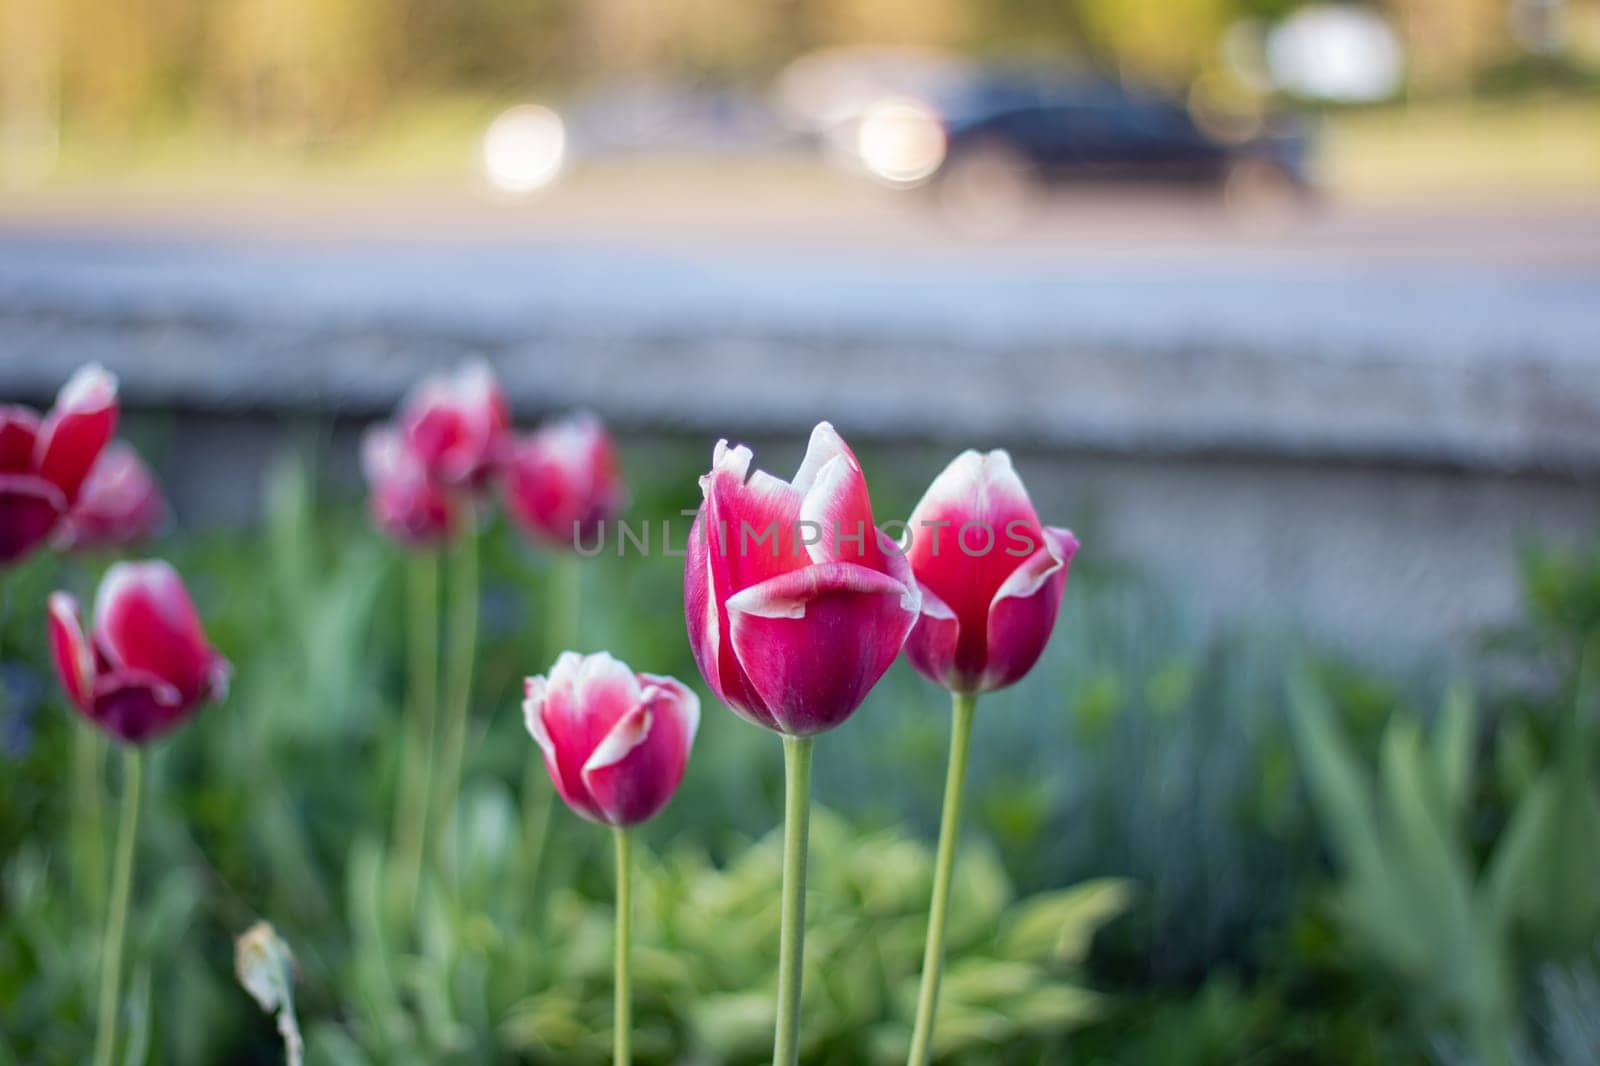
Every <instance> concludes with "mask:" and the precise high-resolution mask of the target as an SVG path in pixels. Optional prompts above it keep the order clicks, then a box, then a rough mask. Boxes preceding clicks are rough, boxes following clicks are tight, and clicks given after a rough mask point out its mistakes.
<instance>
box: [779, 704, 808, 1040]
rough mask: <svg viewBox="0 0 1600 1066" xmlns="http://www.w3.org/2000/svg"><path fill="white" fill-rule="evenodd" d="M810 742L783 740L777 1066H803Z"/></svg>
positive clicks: (789, 737) (794, 739) (806, 739)
mask: <svg viewBox="0 0 1600 1066" xmlns="http://www.w3.org/2000/svg"><path fill="white" fill-rule="evenodd" d="M811 744H812V738H810V737H791V736H785V737H784V738H783V770H784V791H783V919H782V926H781V929H780V932H779V935H778V1024H777V1031H776V1033H775V1034H774V1036H773V1044H772V1062H773V1066H794V1064H795V1063H797V1062H798V1061H799V1060H800V978H801V967H802V961H803V958H802V957H803V955H804V952H805V937H806V849H807V847H808V840H809V837H810V832H811Z"/></svg>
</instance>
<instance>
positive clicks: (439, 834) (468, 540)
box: [434, 520, 479, 857]
mask: <svg viewBox="0 0 1600 1066" xmlns="http://www.w3.org/2000/svg"><path fill="white" fill-rule="evenodd" d="M466 525H467V528H466V529H464V530H462V533H461V536H459V537H458V538H457V539H456V543H455V544H454V545H453V546H452V548H451V551H450V619H449V623H450V629H449V633H448V640H449V644H448V646H447V654H448V655H449V658H448V659H447V660H446V661H445V668H446V671H447V673H446V675H445V684H446V685H447V692H448V699H449V703H448V704H447V705H446V714H447V715H448V716H449V717H448V718H447V719H446V726H445V735H444V750H443V758H444V772H443V776H442V777H441V778H440V788H439V806H438V809H437V811H436V816H435V825H434V846H435V847H436V848H438V849H439V854H440V856H441V857H443V856H445V855H447V852H446V851H445V848H446V847H447V846H448V844H449V842H450V841H451V840H452V839H453V834H452V833H451V832H450V823H451V821H452V819H454V817H455V813H456V804H457V801H458V800H459V799H460V795H459V793H460V791H461V774H462V762H463V760H464V759H465V757H466V750H467V725H468V719H469V718H470V717H471V715H470V710H471V707H472V664H473V657H474V656H475V655H476V654H477V644H478V595H479V588H478V526H477V522H476V521H471V520H469V521H468V522H467V524H466Z"/></svg>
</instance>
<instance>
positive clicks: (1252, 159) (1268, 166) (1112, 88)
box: [930, 72, 1312, 208]
mask: <svg viewBox="0 0 1600 1066" xmlns="http://www.w3.org/2000/svg"><path fill="white" fill-rule="evenodd" d="M930 104H931V106H932V107H933V109H934V110H935V112H936V113H937V114H938V116H939V118H940V120H941V122H942V124H943V127H944V133H945V139H946V148H945V157H944V160H943V162H942V163H941V164H940V166H939V168H938V170H937V171H936V172H935V173H934V174H933V175H932V183H933V185H934V186H935V188H936V189H939V190H940V193H941V196H942V197H943V198H945V199H947V200H949V199H953V200H955V201H956V203H957V205H958V206H959V205H961V204H963V203H965V206H967V207H969V208H970V207H974V206H982V205H981V204H977V203H966V201H973V200H974V199H975V198H976V199H977V200H982V199H987V200H989V201H991V204H990V206H991V207H993V206H999V205H1000V202H1001V201H1005V200H1007V199H1015V198H1016V197H1018V196H1021V195H1026V194H1027V192H1028V191H1029V190H1028V189H1027V188H1025V187H1024V186H1039V185H1050V184H1059V183H1085V184H1092V183H1098V184H1129V183H1138V184H1150V185H1180V186H1190V187H1211V188H1215V189H1217V190H1219V191H1221V192H1222V193H1224V195H1225V196H1226V197H1227V198H1228V199H1229V200H1230V201H1244V200H1246V199H1249V200H1256V199H1259V198H1262V197H1266V196H1271V197H1275V198H1277V199H1280V200H1285V201H1287V200H1305V199H1307V198H1308V197H1309V195H1310V194H1311V192H1312V182H1311V179H1310V175H1309V172H1308V169H1307V161H1308V156H1309V153H1310V147H1311V144H1310V140H1311V139H1310V136H1309V134H1308V132H1307V129H1306V128H1305V126H1304V125H1303V124H1302V123H1300V122H1299V121H1297V120H1295V119H1293V118H1291V117H1288V116H1267V117H1266V118H1263V119H1255V120H1252V121H1251V122H1250V123H1249V125H1248V126H1242V125H1240V124H1234V125H1232V126H1230V125H1229V124H1228V123H1227V122H1226V121H1225V120H1221V119H1219V120H1218V121H1217V122H1216V123H1214V125H1215V127H1216V128H1215V129H1213V130H1208V129H1205V128H1202V126H1201V124H1200V123H1199V122H1197V121H1196V119H1195V117H1194V115H1193V114H1192V113H1191V111H1190V109H1189V108H1188V107H1187V106H1186V105H1185V104H1184V102H1183V101H1181V100H1177V99H1173V98H1170V97H1166V96H1163V95H1160V94H1158V93H1154V92H1148V91H1143V90H1139V89H1133V88H1129V87H1126V86H1123V85H1120V84H1117V83H1115V82H1110V81H1104V80H1095V79H1088V78H1082V79H1079V78H1063V77H1039V76H1024V75H1018V74H1016V73H1014V72H1011V73H998V74H982V75H979V76H977V77H975V78H972V79H970V80H968V81H967V82H966V83H965V84H963V85H961V86H959V87H958V88H956V89H954V90H953V91H951V92H950V93H948V94H947V95H945V96H943V97H941V98H937V99H934V100H932V101H930ZM1252 127H1253V128H1252Z"/></svg>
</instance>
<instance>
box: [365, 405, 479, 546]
mask: <svg viewBox="0 0 1600 1066" xmlns="http://www.w3.org/2000/svg"><path fill="white" fill-rule="evenodd" d="M361 467H362V470H363V472H365V474H366V476H367V483H368V485H369V486H370V487H371V490H372V495H371V509H372V520H373V522H375V523H376V524H377V526H378V528H379V529H381V530H383V532H384V533H386V534H388V535H389V536H391V537H393V538H394V539H395V540H397V541H399V542H400V543H401V544H404V545H407V546H409V547H424V546H428V545H435V544H440V543H442V542H444V541H447V540H449V539H450V538H451V536H453V535H454V533H455V530H456V526H457V510H458V504H457V502H456V501H455V500H454V499H452V498H451V496H450V494H449V492H448V491H447V490H446V489H445V488H444V487H443V486H442V485H439V484H438V483H437V482H435V481H433V480H431V479H430V478H429V477H428V474H427V471H426V470H425V469H424V468H423V465H422V463H421V461H420V460H418V458H417V457H416V456H415V455H414V454H412V452H411V450H410V449H409V448H407V447H406V445H405V441H404V438H402V437H401V435H400V434H399V433H398V432H397V431H396V430H395V429H394V428H393V427H390V426H375V427H373V428H372V429H369V430H368V431H367V434H366V436H365V437H363V438H362V441H361Z"/></svg>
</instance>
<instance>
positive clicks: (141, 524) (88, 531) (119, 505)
mask: <svg viewBox="0 0 1600 1066" xmlns="http://www.w3.org/2000/svg"><path fill="white" fill-rule="evenodd" d="M166 513H167V504H166V500H165V499H164V498H163V497H162V495H161V486H160V485H159V484H157V483H156V479H155V475H154V474H152V473H151V472H150V468H149V467H148V466H146V465H145V462H144V460H143V459H141V458H139V453H138V452H136V451H134V450H133V447H132V446H131V445H129V444H128V443H127V442H126V441H120V440H114V441H112V442H111V443H110V444H109V445H107V446H106V449H105V451H103V452H101V453H100V458H99V459H98V460H97V461H96V462H95V464H94V469H93V470H91V471H89V476H88V478H86V479H85V480H84V482H83V487H82V488H81V489H79V491H78V502H77V503H76V504H74V505H73V507H72V510H71V512H70V513H69V514H68V515H67V521H66V522H65V523H64V524H63V526H62V528H61V530H60V532H59V533H58V534H57V536H56V545H57V546H58V547H60V548H62V549H63V550H69V551H85V550H89V549H98V548H114V547H122V546H125V545H129V544H133V543H136V542H138V541H140V540H143V539H144V538H146V537H149V536H151V535H152V534H154V533H155V532H156V530H157V529H159V528H160V526H161V523H162V521H163V520H164V519H165V518H166Z"/></svg>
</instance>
